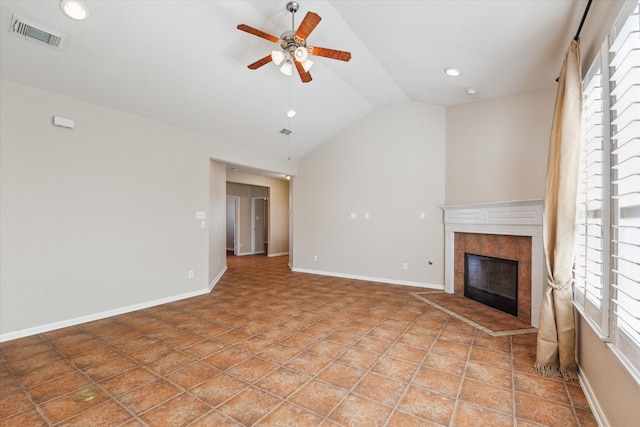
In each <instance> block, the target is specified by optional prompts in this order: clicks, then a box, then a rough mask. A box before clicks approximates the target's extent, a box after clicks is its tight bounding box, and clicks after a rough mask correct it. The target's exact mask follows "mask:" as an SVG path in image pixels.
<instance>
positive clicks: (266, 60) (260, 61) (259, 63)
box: [247, 54, 271, 70]
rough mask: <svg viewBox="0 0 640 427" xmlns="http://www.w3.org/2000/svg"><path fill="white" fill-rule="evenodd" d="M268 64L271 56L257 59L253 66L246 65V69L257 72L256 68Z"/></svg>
mask: <svg viewBox="0 0 640 427" xmlns="http://www.w3.org/2000/svg"><path fill="white" fill-rule="evenodd" d="M269 62H271V54H269V55H267V56H265V57H264V58H262V59H258V60H257V61H256V62H254V63H253V64H249V65H247V67H248V68H249V69H251V70H257V69H258V68H260V67H262V66H263V65H264V64H268V63H269Z"/></svg>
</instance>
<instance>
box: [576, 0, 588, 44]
mask: <svg viewBox="0 0 640 427" xmlns="http://www.w3.org/2000/svg"><path fill="white" fill-rule="evenodd" d="M592 1H593V0H589V2H588V3H587V7H586V8H585V10H584V14H583V15H582V19H581V20H580V26H579V27H578V32H577V33H576V36H575V37H574V38H573V39H574V40H575V41H578V39H579V38H580V31H582V26H583V25H584V21H585V19H587V14H588V13H589V8H590V7H591V2H592Z"/></svg>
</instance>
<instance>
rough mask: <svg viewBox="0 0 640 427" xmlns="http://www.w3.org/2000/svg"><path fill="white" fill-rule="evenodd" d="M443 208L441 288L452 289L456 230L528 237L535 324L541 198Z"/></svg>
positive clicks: (533, 321)
mask: <svg viewBox="0 0 640 427" xmlns="http://www.w3.org/2000/svg"><path fill="white" fill-rule="evenodd" d="M442 209H443V210H444V224H445V244H444V247H445V258H444V268H445V275H444V283H445V284H444V290H445V291H446V292H448V293H450V294H453V293H455V251H456V248H455V242H456V238H455V236H456V233H465V234H483V235H496V236H528V237H531V275H530V277H531V317H530V320H531V325H532V326H534V327H537V326H538V320H539V317H540V305H541V303H542V291H543V283H544V277H545V267H544V249H543V246H542V200H541V199H539V200H521V201H514V202H493V203H477V204H465V205H450V206H444V207H443V208H442ZM460 240H461V239H458V242H459V241H460ZM525 286H526V284H525ZM519 299H520V298H519ZM527 320H528V319H527Z"/></svg>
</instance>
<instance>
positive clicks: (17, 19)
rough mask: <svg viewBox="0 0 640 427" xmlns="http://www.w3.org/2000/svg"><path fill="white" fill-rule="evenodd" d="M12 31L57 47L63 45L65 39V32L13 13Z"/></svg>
mask: <svg viewBox="0 0 640 427" xmlns="http://www.w3.org/2000/svg"><path fill="white" fill-rule="evenodd" d="M10 32H11V33H13V34H15V35H18V36H22V37H27V38H30V39H32V40H36V41H38V42H40V43H44V44H46V45H48V46H51V47H55V48H57V49H60V48H61V47H62V41H63V39H64V35H63V34H61V33H59V32H57V31H54V30H52V29H50V28H47V27H45V26H43V25H40V24H36V23H35V22H32V21H29V20H28V19H25V18H23V17H21V16H18V15H13V19H12V21H11V30H10Z"/></svg>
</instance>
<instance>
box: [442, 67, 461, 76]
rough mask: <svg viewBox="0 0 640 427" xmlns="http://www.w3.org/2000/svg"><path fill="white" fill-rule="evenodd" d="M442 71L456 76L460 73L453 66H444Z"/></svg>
mask: <svg viewBox="0 0 640 427" xmlns="http://www.w3.org/2000/svg"><path fill="white" fill-rule="evenodd" d="M444 72H445V73H446V74H447V75H448V76H451V77H458V76H459V75H460V71H458V70H456V69H455V68H445V69H444Z"/></svg>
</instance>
